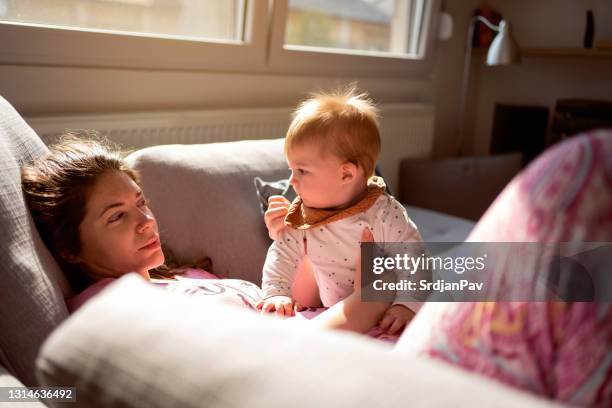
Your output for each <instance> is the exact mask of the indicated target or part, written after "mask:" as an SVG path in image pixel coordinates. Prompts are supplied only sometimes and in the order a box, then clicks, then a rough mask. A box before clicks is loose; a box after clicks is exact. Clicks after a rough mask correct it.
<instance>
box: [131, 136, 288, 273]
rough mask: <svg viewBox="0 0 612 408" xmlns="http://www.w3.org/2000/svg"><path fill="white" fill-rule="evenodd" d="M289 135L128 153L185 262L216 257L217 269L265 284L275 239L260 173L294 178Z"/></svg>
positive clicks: (168, 240) (165, 236)
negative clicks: (260, 194)
mask: <svg viewBox="0 0 612 408" xmlns="http://www.w3.org/2000/svg"><path fill="white" fill-rule="evenodd" d="M283 143H284V139H276V140H256V141H241V142H231V143H213V144H205V145H165V146H155V147H150V148H146V149H142V150H139V151H137V152H134V153H132V154H131V155H130V156H129V157H128V161H129V162H130V163H132V164H133V165H134V167H136V168H137V169H138V170H139V172H140V174H141V177H142V182H143V189H144V191H145V193H146V195H147V197H148V198H149V200H150V205H151V208H152V210H153V212H154V214H155V216H156V217H157V221H158V222H159V227H160V233H161V238H162V242H163V243H164V244H165V245H167V246H168V247H169V248H170V249H171V250H172V252H173V253H174V254H175V255H176V256H177V257H178V258H180V260H182V261H193V260H196V259H198V258H201V257H203V256H210V257H211V258H212V261H213V269H214V270H213V272H215V273H217V274H221V275H222V276H224V277H231V278H237V279H244V280H249V281H251V282H254V283H257V284H261V269H262V266H263V263H264V259H265V256H266V253H267V250H268V247H269V245H270V241H269V239H268V235H267V232H266V229H265V225H264V222H263V217H262V215H261V213H260V209H259V203H258V201H257V195H256V193H255V184H254V182H253V177H254V176H260V177H261V178H263V179H264V180H277V179H280V178H283V177H285V178H286V177H287V176H288V174H289V171H288V169H287V163H286V162H285V159H284V155H283Z"/></svg>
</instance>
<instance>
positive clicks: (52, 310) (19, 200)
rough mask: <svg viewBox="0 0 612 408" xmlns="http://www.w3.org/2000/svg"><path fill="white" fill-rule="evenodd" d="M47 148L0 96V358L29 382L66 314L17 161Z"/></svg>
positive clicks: (62, 286) (59, 279)
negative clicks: (40, 353) (40, 351)
mask: <svg viewBox="0 0 612 408" xmlns="http://www.w3.org/2000/svg"><path fill="white" fill-rule="evenodd" d="M46 152H47V148H46V146H45V145H44V144H43V142H42V141H41V140H40V139H39V138H38V136H37V135H36V134H35V133H34V131H33V130H32V129H31V128H30V127H29V126H28V125H27V124H26V123H25V122H24V121H23V119H22V118H21V117H20V116H19V114H18V113H17V112H16V111H15V110H14V109H13V107H12V106H11V105H10V104H9V103H8V102H7V101H6V100H4V99H2V98H1V97H0V236H1V237H2V244H1V246H0V280H1V283H0V360H1V362H2V365H4V366H5V367H6V368H7V369H8V370H9V371H11V372H13V373H14V374H15V375H17V377H18V378H19V379H20V380H21V381H22V382H23V383H25V384H26V385H34V384H35V377H34V359H35V357H36V354H37V352H38V349H39V347H40V345H41V344H42V342H43V340H44V339H45V337H46V336H47V335H48V334H49V332H50V331H51V330H52V329H53V328H55V327H56V326H57V325H58V324H59V323H60V322H61V321H62V320H63V319H64V318H65V317H66V316H67V311H66V306H65V304H64V300H63V294H62V291H64V292H65V293H67V292H68V289H67V288H68V284H67V282H66V280H65V278H64V277H63V275H62V274H61V272H60V271H59V268H58V267H57V264H56V263H55V261H54V260H53V258H52V257H51V255H50V254H49V252H48V251H47V249H46V247H45V246H44V244H43V243H42V241H41V239H40V237H39V235H38V233H37V232H36V229H35V227H34V223H33V221H32V218H31V217H30V213H29V211H28V209H27V208H26V206H25V202H24V198H23V193H22V190H21V175H20V168H21V165H22V164H23V163H24V162H26V161H29V160H31V159H32V158H34V157H37V156H40V155H42V154H44V153H46Z"/></svg>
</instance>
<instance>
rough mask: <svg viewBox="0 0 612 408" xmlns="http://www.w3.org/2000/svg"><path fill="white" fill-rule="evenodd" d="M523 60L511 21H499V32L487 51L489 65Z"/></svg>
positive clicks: (516, 62)
mask: <svg viewBox="0 0 612 408" xmlns="http://www.w3.org/2000/svg"><path fill="white" fill-rule="evenodd" d="M519 62H521V52H520V50H519V46H518V44H517V43H516V40H515V39H514V37H513V36H512V27H511V26H510V23H507V22H506V21H505V20H502V21H501V22H500V23H499V33H497V35H496V36H495V38H494V39H493V42H492V43H491V46H490V47H489V52H488V53H487V65H509V64H518V63H519Z"/></svg>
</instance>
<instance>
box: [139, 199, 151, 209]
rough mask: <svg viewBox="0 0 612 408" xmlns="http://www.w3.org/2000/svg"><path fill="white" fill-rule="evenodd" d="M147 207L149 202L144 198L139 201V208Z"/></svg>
mask: <svg viewBox="0 0 612 408" xmlns="http://www.w3.org/2000/svg"><path fill="white" fill-rule="evenodd" d="M147 205H149V202H148V201H147V199H146V198H144V197H143V198H141V199H140V201H138V206H139V207H146V206H147Z"/></svg>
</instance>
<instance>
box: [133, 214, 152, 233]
mask: <svg viewBox="0 0 612 408" xmlns="http://www.w3.org/2000/svg"><path fill="white" fill-rule="evenodd" d="M141 214H142V215H141V217H142V218H141V220H140V223H139V224H138V226H137V227H136V228H137V230H138V233H143V232H145V231H146V230H148V229H149V228H150V227H151V226H152V225H153V223H154V222H155V218H154V217H153V215H152V214H148V213H146V212H142V213H141Z"/></svg>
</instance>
